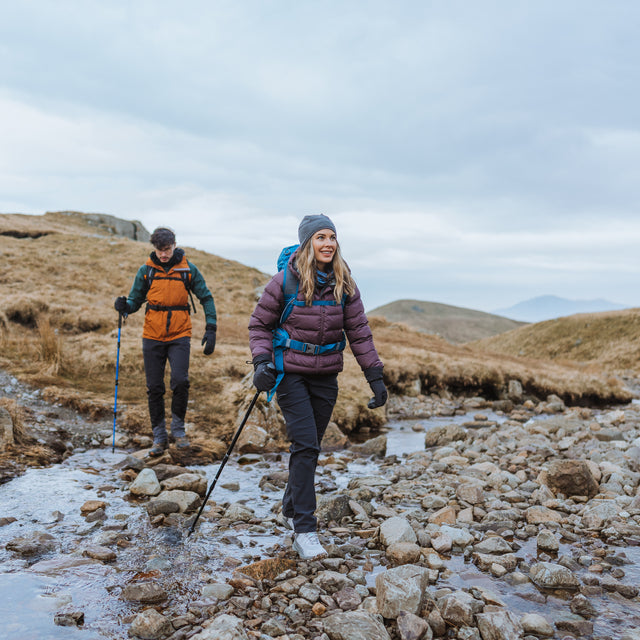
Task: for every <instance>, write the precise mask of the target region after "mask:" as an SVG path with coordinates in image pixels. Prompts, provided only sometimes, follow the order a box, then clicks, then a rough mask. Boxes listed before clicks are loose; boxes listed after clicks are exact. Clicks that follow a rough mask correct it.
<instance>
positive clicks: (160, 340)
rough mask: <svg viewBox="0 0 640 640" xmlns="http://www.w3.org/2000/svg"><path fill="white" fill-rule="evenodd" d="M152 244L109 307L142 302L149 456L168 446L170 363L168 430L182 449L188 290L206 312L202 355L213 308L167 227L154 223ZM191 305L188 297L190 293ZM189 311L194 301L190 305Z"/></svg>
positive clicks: (209, 340)
mask: <svg viewBox="0 0 640 640" xmlns="http://www.w3.org/2000/svg"><path fill="white" fill-rule="evenodd" d="M150 240H151V244H152V245H153V246H154V247H155V251H152V252H151V254H150V255H149V258H148V260H147V261H146V263H145V264H143V265H142V266H141V267H140V269H138V273H137V274H136V277H135V280H134V281H133V286H132V287H131V291H130V292H129V297H128V298H127V297H125V296H119V297H118V298H116V301H115V303H114V307H115V309H116V311H118V312H119V313H123V314H129V313H135V312H136V311H137V310H138V309H139V308H140V306H141V305H142V303H143V302H144V301H145V299H146V301H147V306H146V309H145V318H144V328H143V329H142V356H143V359H144V372H145V375H146V378H147V397H148V400H149V417H150V418H151V428H152V430H153V446H152V447H151V449H150V450H149V455H150V456H160V455H162V453H163V452H164V450H165V449H166V448H167V446H168V440H169V439H168V437H167V427H166V422H165V410H164V393H165V384H164V372H165V368H166V364H167V360H168V361H169V365H170V366H171V381H170V384H171V391H172V398H171V435H172V437H173V438H174V439H175V442H176V447H177V448H178V449H187V448H188V447H189V440H188V439H187V436H186V434H185V429H184V418H185V414H186V412H187V402H188V400H189V354H190V350H191V317H190V313H191V312H190V308H189V298H190V297H191V292H193V293H195V295H196V297H197V298H198V300H199V301H200V304H202V307H203V309H204V314H205V317H206V322H207V326H206V329H205V334H204V338H203V339H202V344H203V345H204V353H205V355H210V354H212V353H213V350H214V348H215V346H216V307H215V304H214V301H213V296H212V295H211V292H210V291H209V289H208V288H207V285H206V283H205V281H204V278H203V277H202V274H201V273H200V271H198V269H197V267H196V266H195V265H194V264H192V263H191V262H189V261H188V260H187V259H186V257H185V254H184V250H182V249H179V248H177V247H176V237H175V234H174V233H173V231H172V230H171V229H167V228H164V227H158V228H157V229H156V230H155V231H154V232H153V234H152V235H151V239H150ZM191 303H192V305H193V298H191ZM193 310H194V312H195V305H193Z"/></svg>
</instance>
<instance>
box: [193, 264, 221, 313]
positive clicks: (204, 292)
mask: <svg viewBox="0 0 640 640" xmlns="http://www.w3.org/2000/svg"><path fill="white" fill-rule="evenodd" d="M189 268H190V269H191V291H193V293H195V294H196V297H197V298H198V300H200V304H201V305H202V308H203V309H204V315H205V317H206V319H207V324H217V318H216V305H215V303H214V301H213V296H212V295H211V291H209V288H208V287H207V283H206V282H205V281H204V277H203V276H202V274H201V273H200V271H198V267H196V266H195V265H194V264H192V263H191V262H189Z"/></svg>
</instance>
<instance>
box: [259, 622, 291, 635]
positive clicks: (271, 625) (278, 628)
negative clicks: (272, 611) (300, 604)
mask: <svg viewBox="0 0 640 640" xmlns="http://www.w3.org/2000/svg"><path fill="white" fill-rule="evenodd" d="M260 631H262V633H263V634H266V635H268V636H272V637H274V638H277V637H278V636H283V635H284V634H285V633H287V627H286V626H285V625H284V622H282V620H278V619H277V618H270V619H269V620H267V621H266V622H265V623H264V624H263V625H262V627H260Z"/></svg>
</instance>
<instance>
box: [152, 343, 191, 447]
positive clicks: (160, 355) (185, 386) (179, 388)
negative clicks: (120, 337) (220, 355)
mask: <svg viewBox="0 0 640 640" xmlns="http://www.w3.org/2000/svg"><path fill="white" fill-rule="evenodd" d="M190 351H191V338H189V337H188V336H187V337H184V338H178V339H177V340H171V341H169V342H162V341H160V340H149V339H148V338H143V339H142V356H143V359H144V372H145V375H146V378H147V398H148V400H149V417H150V419H151V428H152V430H153V441H154V442H158V443H166V442H167V439H168V438H167V427H166V422H165V413H164V394H165V390H166V389H165V384H164V372H165V368H166V365H167V360H168V361H169V366H170V367H171V379H170V386H171V392H172V396H171V435H172V436H174V437H175V438H179V437H182V436H184V435H185V432H184V417H185V414H186V413H187V402H188V401H189V355H190Z"/></svg>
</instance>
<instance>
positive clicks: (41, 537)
mask: <svg viewBox="0 0 640 640" xmlns="http://www.w3.org/2000/svg"><path fill="white" fill-rule="evenodd" d="M56 547H57V541H56V539H55V538H54V537H53V536H52V535H51V534H50V533H46V532H45V531H32V532H31V533H28V534H27V535H25V536H18V537H17V538H13V540H10V541H9V542H7V544H6V545H5V548H6V549H8V550H9V551H14V552H15V553H18V554H19V555H21V556H34V555H37V554H41V553H47V552H48V551H53V550H54V549H55V548H56Z"/></svg>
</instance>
